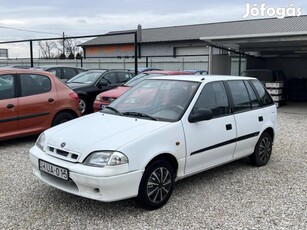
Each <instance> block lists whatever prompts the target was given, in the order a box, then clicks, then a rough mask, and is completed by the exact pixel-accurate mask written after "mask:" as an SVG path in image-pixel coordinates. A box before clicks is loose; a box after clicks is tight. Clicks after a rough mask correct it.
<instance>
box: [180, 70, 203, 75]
mask: <svg viewBox="0 0 307 230" xmlns="http://www.w3.org/2000/svg"><path fill="white" fill-rule="evenodd" d="M184 71H188V72H192V73H193V74H194V75H208V71H207V70H203V69H202V70H201V69H192V70H184Z"/></svg>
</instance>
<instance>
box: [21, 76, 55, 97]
mask: <svg viewBox="0 0 307 230" xmlns="http://www.w3.org/2000/svg"><path fill="white" fill-rule="evenodd" d="M20 83H21V96H22V97H25V96H31V95H36V94H41V93H47V92H49V91H50V90H51V81H50V79H49V77H47V76H43V75H35V74H31V75H30V74H21V75H20Z"/></svg>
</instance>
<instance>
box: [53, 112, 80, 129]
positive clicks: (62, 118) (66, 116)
mask: <svg viewBox="0 0 307 230" xmlns="http://www.w3.org/2000/svg"><path fill="white" fill-rule="evenodd" d="M74 118H75V116H74V115H73V114H71V113H69V112H60V113H58V114H57V115H56V116H55V117H54V118H53V121H52V124H51V126H52V127H53V126H56V125H59V124H62V123H64V122H66V121H70V120H72V119H74Z"/></svg>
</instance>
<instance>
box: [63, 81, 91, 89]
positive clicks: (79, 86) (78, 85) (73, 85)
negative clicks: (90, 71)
mask: <svg viewBox="0 0 307 230" xmlns="http://www.w3.org/2000/svg"><path fill="white" fill-rule="evenodd" d="M66 85H67V86H68V87H69V88H71V89H82V88H87V87H88V86H89V85H90V84H85V83H75V82H66Z"/></svg>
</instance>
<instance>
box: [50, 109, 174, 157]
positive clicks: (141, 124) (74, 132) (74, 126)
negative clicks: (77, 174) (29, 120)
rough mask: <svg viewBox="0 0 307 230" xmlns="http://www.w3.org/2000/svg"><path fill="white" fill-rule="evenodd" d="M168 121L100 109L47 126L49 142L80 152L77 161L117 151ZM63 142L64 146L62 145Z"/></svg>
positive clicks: (67, 149)
mask: <svg viewBox="0 0 307 230" xmlns="http://www.w3.org/2000/svg"><path fill="white" fill-rule="evenodd" d="M169 124H170V123H169V122H160V121H153V120H146V119H137V118H135V117H124V116H117V115H111V114H105V113H101V112H97V113H94V114H91V115H87V116H84V117H81V118H77V119H74V120H72V121H69V122H66V123H63V124H61V125H58V126H55V127H53V128H51V129H48V130H47V131H45V135H46V144H47V146H51V147H53V148H58V149H62V150H65V151H68V152H72V153H77V154H78V155H81V156H80V157H79V159H78V161H79V162H82V161H83V160H84V159H85V158H86V157H87V156H88V154H90V153H91V152H93V151H99V150H118V149H119V148H120V147H122V146H124V145H125V144H128V143H130V142H132V141H134V140H136V139H138V138H141V137H144V136H146V134H150V133H152V132H154V131H156V130H158V129H161V128H162V127H165V126H167V125H169ZM63 143H65V147H61V144H62V146H63V145H64V144H63Z"/></svg>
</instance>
